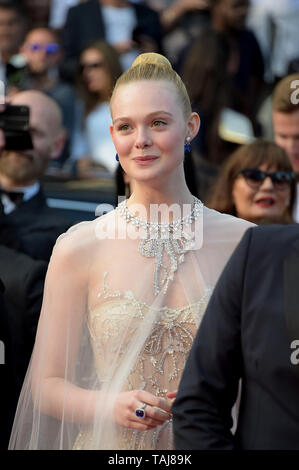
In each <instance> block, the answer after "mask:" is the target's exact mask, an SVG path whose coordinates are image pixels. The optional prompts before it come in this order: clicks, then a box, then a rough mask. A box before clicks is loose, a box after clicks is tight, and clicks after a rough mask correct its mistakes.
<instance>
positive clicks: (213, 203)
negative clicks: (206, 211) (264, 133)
mask: <svg viewBox="0 0 299 470" xmlns="http://www.w3.org/2000/svg"><path fill="white" fill-rule="evenodd" d="M295 188H296V180H295V175H294V173H293V172H292V167H291V165H290V163H289V160H288V158H287V155H286V153H285V151H284V150H283V149H282V148H280V147H279V146H278V145H276V144H275V143H273V142H266V141H263V140H257V141H255V142H253V143H251V144H247V145H243V146H242V147H239V148H238V150H236V151H235V152H234V153H233V154H232V155H231V156H230V157H229V158H228V159H227V161H226V162H225V163H224V165H223V167H222V169H221V170H220V173H219V175H218V178H217V180H216V182H215V184H214V186H213V188H212V190H211V196H210V199H209V202H208V204H207V205H208V207H210V208H212V209H215V210H217V211H219V212H224V213H227V214H231V215H235V216H237V217H240V218H242V219H245V220H248V221H250V222H254V223H256V224H267V223H283V224H288V223H294V220H293V218H292V210H293V204H294V199H295Z"/></svg>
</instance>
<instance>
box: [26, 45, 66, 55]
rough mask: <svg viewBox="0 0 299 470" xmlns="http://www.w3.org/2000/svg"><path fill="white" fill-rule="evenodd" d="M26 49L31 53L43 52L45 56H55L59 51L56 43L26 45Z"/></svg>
mask: <svg viewBox="0 0 299 470" xmlns="http://www.w3.org/2000/svg"><path fill="white" fill-rule="evenodd" d="M28 48H29V49H30V50H31V51H45V53H46V54H47V55H51V54H56V52H58V51H59V49H60V46H59V44H56V42H51V43H49V44H45V45H44V44H40V43H38V42H35V43H32V44H29V45H28Z"/></svg>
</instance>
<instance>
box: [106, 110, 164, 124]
mask: <svg viewBox="0 0 299 470" xmlns="http://www.w3.org/2000/svg"><path fill="white" fill-rule="evenodd" d="M157 114H166V115H167V116H169V117H173V114H171V113H169V112H168V111H163V110H162V109H161V110H158V111H153V112H152V113H149V114H147V116H146V117H152V116H156V115H157ZM130 119H132V118H131V117H130V116H121V117H118V118H116V119H114V121H113V123H115V122H117V121H126V120H130Z"/></svg>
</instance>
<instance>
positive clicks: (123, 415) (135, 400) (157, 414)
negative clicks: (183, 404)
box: [114, 390, 171, 431]
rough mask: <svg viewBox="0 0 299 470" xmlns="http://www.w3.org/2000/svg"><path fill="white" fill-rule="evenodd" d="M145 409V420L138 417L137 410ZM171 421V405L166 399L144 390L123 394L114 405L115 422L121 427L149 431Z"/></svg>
mask: <svg viewBox="0 0 299 470" xmlns="http://www.w3.org/2000/svg"><path fill="white" fill-rule="evenodd" d="M144 404H146V407H145V408H143V409H144V411H145V417H144V418H138V417H137V416H136V413H135V411H136V409H137V408H141V407H142V405H144ZM170 419H171V405H170V403H169V402H168V401H167V400H165V399H164V398H160V397H156V396H155V395H152V394H151V393H149V392H145V391H143V390H133V391H131V392H122V393H120V394H119V395H118V397H117V399H116V401H115V404H114V420H115V421H116V422H117V424H120V425H121V426H124V427H127V428H131V429H137V430H138V431H147V430H149V429H154V428H155V427H157V426H159V425H161V424H163V423H164V422H165V421H167V420H170Z"/></svg>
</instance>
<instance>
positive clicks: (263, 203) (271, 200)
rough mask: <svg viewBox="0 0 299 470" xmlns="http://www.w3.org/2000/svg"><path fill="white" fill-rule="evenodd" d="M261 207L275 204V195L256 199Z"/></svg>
mask: <svg viewBox="0 0 299 470" xmlns="http://www.w3.org/2000/svg"><path fill="white" fill-rule="evenodd" d="M255 203H256V204H258V205H259V206H261V207H271V206H273V205H274V204H275V199H274V198H273V197H264V198H261V199H258V200H257V201H255Z"/></svg>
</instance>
